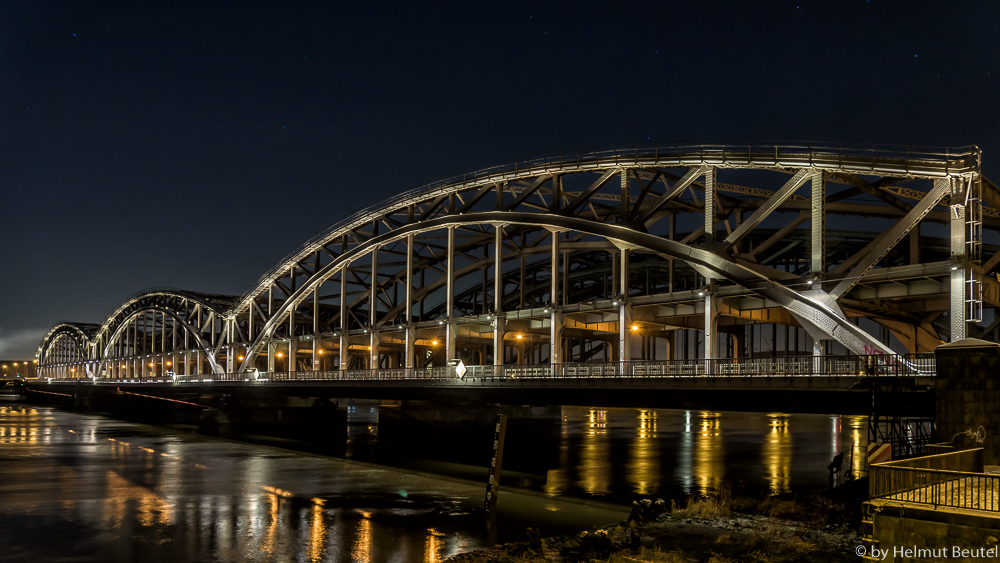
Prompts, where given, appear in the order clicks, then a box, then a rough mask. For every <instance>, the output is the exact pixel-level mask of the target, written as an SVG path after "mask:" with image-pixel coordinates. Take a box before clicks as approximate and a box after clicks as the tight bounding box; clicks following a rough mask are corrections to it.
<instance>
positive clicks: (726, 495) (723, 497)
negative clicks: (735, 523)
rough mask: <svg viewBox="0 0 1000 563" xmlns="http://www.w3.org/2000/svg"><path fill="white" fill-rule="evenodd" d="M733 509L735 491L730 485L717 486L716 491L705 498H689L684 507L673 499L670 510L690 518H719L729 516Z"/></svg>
mask: <svg viewBox="0 0 1000 563" xmlns="http://www.w3.org/2000/svg"><path fill="white" fill-rule="evenodd" d="M732 510H733V493H732V491H731V490H730V489H729V488H728V487H721V488H717V489H716V492H715V493H713V494H712V495H710V496H707V497H704V498H689V499H688V501H687V505H686V506H684V508H680V507H678V506H677V503H675V502H673V501H671V503H670V512H671V514H675V515H677V516H687V517H689V518H719V517H723V516H729V514H730V513H731V512H732Z"/></svg>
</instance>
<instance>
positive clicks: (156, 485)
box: [0, 405, 627, 563]
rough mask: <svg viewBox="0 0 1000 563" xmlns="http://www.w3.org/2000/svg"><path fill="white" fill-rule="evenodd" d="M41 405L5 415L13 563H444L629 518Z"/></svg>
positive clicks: (2, 488)
mask: <svg viewBox="0 0 1000 563" xmlns="http://www.w3.org/2000/svg"><path fill="white" fill-rule="evenodd" d="M483 494H484V487H483V486H481V485H479V484H476V483H469V482H463V481H459V480H455V479H443V478H438V477H434V476H429V475H422V474H416V473H413V472H407V471H401V470H396V469H390V468H385V467H380V466H375V465H370V464H365V463H358V462H354V461H349V460H338V459H333V458H325V457H319V456H310V455H306V454H299V453H295V452H291V451H288V450H282V449H277V448H270V447H266V446H259V445H253V444H245V443H238V442H232V441H226V440H218V439H211V438H205V437H200V436H195V435H188V434H181V433H175V432H170V431H167V430H164V429H160V428H155V427H150V426H143V425H137V424H132V423H127V422H121V421H116V420H112V419H108V418H104V417H100V416H92V415H79V414H73V413H68V412H63V411H59V410H55V409H51V408H45V407H35V406H29V405H24V406H0V550H2V560H3V561H5V562H8V561H16V562H20V561H30V562H32V563H37V562H39V561H74V562H84V561H147V562H158V561H358V562H369V561H371V562H374V561H399V562H406V561H438V560H440V559H443V558H445V557H448V556H450V555H453V554H455V553H459V552H463V551H467V550H471V549H475V548H477V547H481V546H486V545H489V544H491V543H493V542H497V541H499V542H503V541H511V540H519V539H522V538H523V534H524V529H525V528H526V527H527V526H539V527H542V528H543V529H545V530H546V532H548V533H553V534H555V533H569V532H571V531H574V530H579V529H586V528H590V527H593V526H598V525H605V524H609V523H612V522H616V521H619V520H622V519H623V518H624V517H625V516H626V515H627V510H624V509H616V508H613V507H610V506H600V505H595V504H593V503H584V502H580V501H575V500H572V499H564V498H554V497H551V496H546V495H544V494H537V493H530V492H516V491H509V490H505V491H503V492H502V493H501V500H500V508H499V512H498V515H497V521H496V524H495V526H494V527H493V528H492V529H490V528H488V527H487V525H486V522H485V519H484V517H483V514H482V512H481V506H482V501H483Z"/></svg>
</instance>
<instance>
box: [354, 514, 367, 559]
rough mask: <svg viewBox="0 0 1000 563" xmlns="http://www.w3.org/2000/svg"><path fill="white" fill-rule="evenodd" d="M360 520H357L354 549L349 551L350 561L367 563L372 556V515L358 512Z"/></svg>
mask: <svg viewBox="0 0 1000 563" xmlns="http://www.w3.org/2000/svg"><path fill="white" fill-rule="evenodd" d="M358 512H360V514H361V519H360V520H358V527H357V532H356V533H355V537H356V538H357V539H355V541H354V547H353V548H352V549H351V559H352V561H354V562H355V563H369V562H370V561H371V555H372V521H371V517H372V513H371V512H365V511H363V510H360V511H358Z"/></svg>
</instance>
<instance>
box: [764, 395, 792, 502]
mask: <svg viewBox="0 0 1000 563" xmlns="http://www.w3.org/2000/svg"><path fill="white" fill-rule="evenodd" d="M790 418H791V415H787V414H782V413H771V414H768V415H767V426H768V432H767V436H765V438H764V452H763V453H764V467H766V468H767V481H768V484H769V485H770V489H771V494H772V495H777V494H781V493H787V492H790V491H791V490H792V488H791V486H792V433H791V432H790V431H789V429H788V420H789V419H790Z"/></svg>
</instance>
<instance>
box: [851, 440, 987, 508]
mask: <svg viewBox="0 0 1000 563" xmlns="http://www.w3.org/2000/svg"><path fill="white" fill-rule="evenodd" d="M982 452H983V450H982V448H977V449H974V450H964V451H960V452H953V453H947V454H938V455H931V456H923V457H918V458H913V459H908V460H904V461H899V462H889V463H878V464H875V465H872V466H871V471H870V479H869V482H868V487H869V491H868V492H869V496H870V497H871V498H872V499H889V500H897V501H903V502H912V503H916V504H929V505H934V506H947V507H953V508H966V509H971V510H987V511H991V512H1000V475H996V474H987V473H983V472H982V467H983V465H982Z"/></svg>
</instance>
